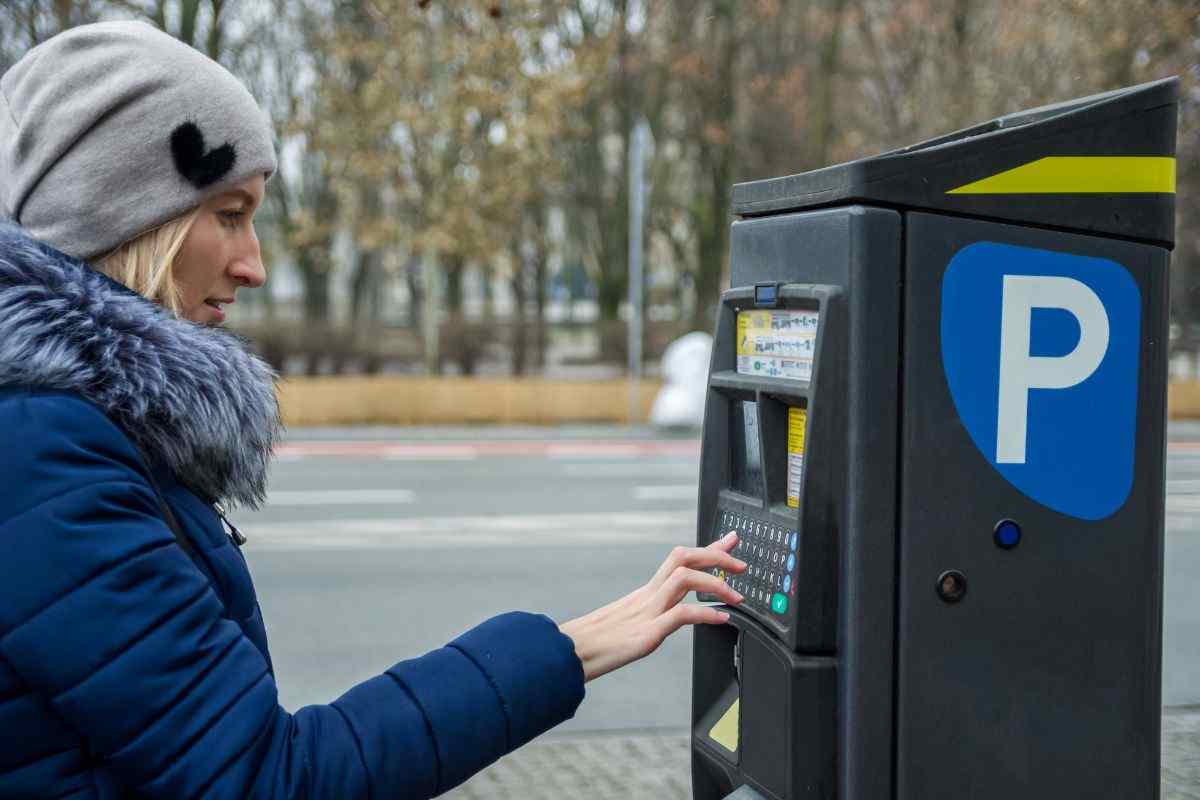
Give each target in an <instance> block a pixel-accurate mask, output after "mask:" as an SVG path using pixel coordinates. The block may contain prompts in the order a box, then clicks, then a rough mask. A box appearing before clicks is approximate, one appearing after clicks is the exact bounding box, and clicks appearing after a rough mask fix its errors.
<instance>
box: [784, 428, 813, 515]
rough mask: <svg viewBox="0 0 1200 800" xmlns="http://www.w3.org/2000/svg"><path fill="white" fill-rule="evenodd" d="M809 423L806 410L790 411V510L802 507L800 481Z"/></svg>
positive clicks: (788, 482)
mask: <svg viewBox="0 0 1200 800" xmlns="http://www.w3.org/2000/svg"><path fill="white" fill-rule="evenodd" d="M807 422H808V411H807V410H806V409H803V408H789V409H788V429H787V430H788V432H787V454H788V455H787V458H788V472H787V504H788V507H789V508H799V507H800V479H801V478H802V477H803V476H804V427H805V425H806V423H807Z"/></svg>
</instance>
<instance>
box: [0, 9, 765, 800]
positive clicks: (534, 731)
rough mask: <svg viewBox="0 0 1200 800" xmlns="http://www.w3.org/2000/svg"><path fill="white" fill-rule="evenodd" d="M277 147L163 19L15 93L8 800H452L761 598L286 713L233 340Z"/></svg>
mask: <svg viewBox="0 0 1200 800" xmlns="http://www.w3.org/2000/svg"><path fill="white" fill-rule="evenodd" d="M275 166H276V163H275V154H274V149H273V146H272V140H271V132H270V128H269V126H268V125H267V123H266V121H265V119H264V116H263V114H262V112H261V110H260V109H259V108H258V106H257V104H256V103H255V101H254V100H253V98H252V97H251V96H250V95H249V94H248V93H247V92H246V90H245V89H244V87H242V85H241V84H240V83H238V81H237V80H236V79H235V78H234V77H233V76H232V75H230V74H229V73H228V72H226V71H225V70H224V69H222V68H221V67H220V66H218V65H217V64H216V63H214V62H212V61H210V60H209V59H207V58H205V57H204V56H202V55H200V54H199V53H197V52H196V51H194V50H192V49H190V48H188V47H185V46H184V45H182V44H180V43H179V42H177V41H176V40H174V39H172V38H171V37H169V36H167V35H165V34H163V33H161V32H159V31H158V30H156V29H155V28H153V27H151V26H149V25H146V24H143V23H129V22H124V23H103V24H96V25H88V26H82V27H79V28H75V29H73V30H70V31H68V32H66V33H63V34H60V35H59V36H56V37H54V38H53V39H51V40H49V41H47V42H45V43H43V44H41V45H40V46H38V47H36V48H34V49H33V50H31V51H30V52H29V53H28V54H27V55H26V56H25V57H24V58H23V59H22V60H21V61H20V62H18V63H17V64H16V65H15V66H13V67H12V69H11V70H9V72H8V73H6V74H5V75H4V76H3V78H0V216H4V217H8V218H10V219H11V220H12V221H11V222H7V223H0V467H2V471H0V475H2V476H3V487H4V491H3V492H2V493H0V553H2V554H3V557H2V558H0V797H20V798H34V797H64V796H68V795H71V796H80V797H101V798H115V797H128V796H139V797H170V798H184V797H235V798H246V797H285V796H286V797H293V796H303V797H337V798H357V797H363V798H366V797H375V798H381V797H404V798H409V797H412V798H417V797H422V798H423V797H432V796H435V795H437V794H440V793H441V792H444V791H446V790H447V789H449V788H451V787H453V786H455V785H457V784H459V783H461V782H462V781H463V780H465V779H466V778H468V777H469V776H470V775H471V774H472V773H474V772H476V771H477V770H479V769H481V768H483V767H485V766H487V765H488V764H490V763H492V762H493V761H495V760H496V759H497V758H499V757H500V756H502V755H504V754H505V753H507V752H509V751H511V750H513V749H515V748H517V747H519V746H521V745H522V744H524V743H525V742H528V741H529V740H530V739H532V738H534V737H536V736H537V735H539V734H540V733H542V732H544V731H546V730H548V729H550V728H552V727H553V726H555V725H557V724H558V723H560V722H562V721H563V720H566V719H569V718H570V717H571V716H573V715H574V713H575V709H576V708H577V706H578V705H579V703H580V702H581V701H582V699H583V695H584V683H585V682H586V681H588V680H591V679H593V678H596V677H598V676H600V675H603V674H605V673H607V672H610V671H612V670H614V669H617V668H619V667H621V666H622V665H624V664H627V663H629V662H631V661H633V660H636V659H638V658H641V657H643V656H645V655H648V654H649V653H651V652H653V651H654V650H655V649H656V648H657V647H658V645H659V644H660V643H661V642H662V641H663V639H664V638H665V637H666V636H668V635H670V634H671V633H672V632H674V631H675V630H677V629H678V628H679V627H681V626H683V625H686V624H691V623H721V622H723V621H724V620H725V619H726V615H724V614H722V613H721V612H718V611H717V610H716V609H714V608H708V607H702V606H696V605H687V604H680V601H681V600H682V599H683V598H684V597H685V596H686V594H687V593H688V592H689V591H692V590H699V589H705V590H708V591H712V592H715V593H717V594H718V595H719V596H721V597H722V598H724V599H726V600H727V601H728V602H731V603H736V602H738V601H740V599H741V598H740V596H738V595H737V594H736V593H734V592H733V591H732V590H731V589H730V588H729V587H727V586H726V585H725V584H724V583H722V582H721V581H719V580H718V579H716V578H715V577H713V576H712V575H709V574H707V573H705V572H703V571H702V570H705V569H708V568H711V567H721V568H723V569H725V570H727V571H730V572H739V571H741V570H742V569H744V564H743V563H742V562H740V561H738V560H736V559H734V558H733V557H732V556H731V555H730V554H729V552H728V551H729V550H730V549H731V548H732V547H733V545H734V544H735V542H734V540H733V537H729V538H728V539H727V540H725V541H722V542H721V543H718V544H717V545H713V546H710V547H708V548H703V549H701V548H683V547H679V548H676V549H675V550H674V551H673V552H672V553H671V554H670V556H669V557H668V558H667V559H666V561H665V562H664V563H663V564H662V566H661V567H660V568H659V569H658V571H657V572H656V573H655V575H654V576H653V577H652V578H651V579H650V581H649V582H648V583H647V584H646V585H645V586H643V587H641V588H640V589H638V590H637V591H635V592H633V593H632V594H630V595H628V596H626V597H623V598H620V599H619V600H616V601H615V602H613V603H611V604H610V605H608V606H605V607H604V608H601V609H599V610H597V611H595V612H592V613H591V614H588V615H586V616H584V617H581V618H579V619H575V620H571V621H569V622H565V623H563V624H562V625H556V624H555V623H554V622H553V621H551V620H550V619H549V618H548V617H545V616H543V615H540V614H530V613H524V612H512V613H508V614H502V615H500V616H497V617H494V618H492V619H490V620H487V621H486V622H484V623H482V624H481V625H479V626H478V627H476V628H473V629H472V630H469V631H467V632H466V633H464V634H462V635H461V636H459V637H458V638H457V639H455V640H454V641H452V642H451V643H450V644H449V645H447V646H446V647H443V648H441V649H439V650H435V651H433V652H431V653H428V654H426V655H424V656H421V657H420V658H416V659H411V660H407V661H401V662H400V663H398V664H396V665H395V666H393V667H392V668H391V669H389V670H387V671H386V672H385V673H384V674H382V675H379V676H377V677H375V678H372V679H370V680H368V681H365V682H363V683H361V684H359V685H357V686H354V687H353V688H351V689H350V690H349V691H347V692H346V693H345V694H344V695H342V696H341V697H340V698H338V699H337V700H335V701H334V702H332V703H330V704H329V705H321V706H309V707H306V708H302V709H300V710H299V711H297V712H295V713H289V712H287V711H285V710H284V709H282V708H281V707H280V706H279V704H278V701H277V694H276V689H275V682H274V673H273V671H272V667H271V659H270V655H269V652H268V649H267V641H266V633H265V629H264V627H263V622H262V618H261V616H260V613H259V607H258V604H257V602H256V599H255V595H254V589H253V586H252V584H251V579H250V575H249V572H248V571H247V569H246V565H245V561H244V559H243V558H242V555H241V552H240V550H239V548H238V540H237V536H236V531H234V533H233V534H228V533H226V531H225V528H224V527H223V525H222V517H221V511H220V510H219V508H220V507H219V506H218V505H217V504H218V503H223V502H231V503H236V504H241V505H247V506H251V507H254V506H256V505H257V504H258V503H260V502H261V501H262V500H263V499H264V494H265V487H266V469H267V463H268V460H269V457H270V452H271V448H272V445H273V443H274V442H275V439H276V436H277V432H278V415H277V409H276V405H275V393H274V383H273V381H274V375H273V374H272V372H271V371H270V369H269V368H268V367H267V366H266V365H265V364H264V363H263V362H262V361H260V360H258V359H257V358H255V357H254V356H252V355H251V354H250V353H249V352H248V351H247V350H246V349H244V347H243V345H242V343H241V342H240V340H238V339H236V338H234V337H232V336H230V335H228V334H226V333H225V332H224V331H223V330H221V329H220V328H219V327H218V326H219V324H220V323H221V322H222V321H223V319H224V316H225V311H224V308H225V306H227V305H229V304H230V303H233V302H234V301H235V300H236V298H237V292H238V290H239V289H240V288H242V287H256V286H261V285H262V284H263V282H264V281H265V280H266V275H265V272H264V268H263V264H262V261H261V258H260V253H259V247H258V240H257V238H256V237H255V232H254V227H253V215H254V212H255V210H256V209H257V208H258V207H259V205H260V204H261V203H262V198H263V192H264V187H265V184H266V181H267V180H268V179H269V178H270V176H271V174H272V173H273V172H274V170H275Z"/></svg>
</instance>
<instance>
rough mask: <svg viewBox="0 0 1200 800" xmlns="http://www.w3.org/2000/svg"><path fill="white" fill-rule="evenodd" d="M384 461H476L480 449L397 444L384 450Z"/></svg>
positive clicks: (458, 446)
mask: <svg viewBox="0 0 1200 800" xmlns="http://www.w3.org/2000/svg"><path fill="white" fill-rule="evenodd" d="M382 455H383V459H384V461H474V460H475V459H477V458H479V450H477V449H476V448H474V447H470V446H466V447H464V446H462V445H444V446H437V445H432V446H429V445H421V446H412V445H396V446H393V447H389V448H387V450H385V451H384V452H383V454H382Z"/></svg>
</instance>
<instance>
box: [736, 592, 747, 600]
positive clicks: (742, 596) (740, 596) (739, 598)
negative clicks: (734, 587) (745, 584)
mask: <svg viewBox="0 0 1200 800" xmlns="http://www.w3.org/2000/svg"><path fill="white" fill-rule="evenodd" d="M733 596H734V597H736V598H737V601H738V602H739V603H740V602H742V601H743V600H745V599H746V596H745V595H744V594H742V593H740V592H734V593H733Z"/></svg>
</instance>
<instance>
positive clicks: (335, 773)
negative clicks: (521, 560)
mask: <svg viewBox="0 0 1200 800" xmlns="http://www.w3.org/2000/svg"><path fill="white" fill-rule="evenodd" d="M20 406H21V408H20V411H18V412H16V416H17V417H18V419H15V420H14V419H13V418H12V417H13V415H11V414H6V415H4V416H5V420H4V422H5V423H6V425H7V427H6V429H5V430H3V431H0V453H3V454H4V455H2V456H0V464H3V466H4V470H3V472H4V473H5V479H6V481H7V480H11V483H10V484H9V485H10V486H20V487H24V488H25V489H27V491H22V492H19V493H13V494H14V495H16V494H19V495H20V496H19V497H16V496H14V497H9V498H8V499H4V500H0V552H2V553H3V557H2V558H0V587H3V589H2V590H0V591H2V592H3V595H2V597H3V601H2V602H0V658H2V659H3V660H5V661H7V662H8V663H9V665H10V666H11V668H12V669H13V670H15V671H16V672H17V673H18V674H19V676H20V677H21V678H22V679H23V680H24V681H25V682H26V683H28V684H29V685H30V686H31V687H32V688H33V689H35V690H36V691H38V692H39V693H40V694H41V695H42V696H43V697H44V698H45V699H46V701H47V702H48V703H49V705H50V706H51V707H52V708H53V709H54V710H55V711H56V712H57V713H58V714H59V715H60V716H61V717H62V718H63V719H64V720H66V721H67V723H68V724H69V725H71V726H72V727H74V728H75V729H76V730H77V731H78V732H79V733H80V734H81V735H82V736H83V737H84V738H85V739H86V740H87V742H88V744H89V746H90V748H91V750H92V752H93V753H95V754H97V755H98V756H100V757H104V758H105V759H106V760H107V766H108V768H109V769H110V770H111V771H112V772H113V773H114V774H115V775H116V776H117V778H118V779H119V780H120V781H122V782H123V783H125V784H126V785H127V786H128V787H129V788H131V789H133V790H136V792H137V793H138V794H139V796H147V797H171V798H182V797H201V796H203V797H206V798H207V797H230V798H233V797H236V798H282V797H340V798H360V797H361V798H367V797H375V798H379V797H398V798H427V797H433V796H435V795H438V794H440V793H442V792H444V791H446V790H448V789H450V788H451V787H453V786H455V785H457V784H458V783H461V782H462V781H464V780H466V778H468V777H470V776H471V775H472V774H473V773H475V772H476V771H478V770H480V769H482V768H483V767H485V766H487V765H488V764H490V763H492V762H493V761H495V760H496V759H498V758H499V757H500V756H502V755H504V754H505V753H507V752H509V751H511V750H513V749H515V748H517V747H519V746H520V745H522V744H524V743H525V742H528V741H529V740H530V739H533V738H534V737H536V736H538V735H539V734H540V733H542V732H544V731H546V730H548V729H550V728H552V727H554V726H555V725H557V724H558V723H560V722H562V721H564V720H566V719H569V718H570V717H572V716H574V714H575V710H576V708H577V707H578V705H579V703H580V702H581V701H582V700H583V695H584V689H583V669H582V666H581V664H580V662H579V659H578V658H577V656H576V655H575V651H574V648H573V646H572V643H571V641H570V639H569V638H568V637H566V636H565V635H563V634H562V633H561V632H560V631H559V630H558V628H557V626H556V625H555V624H554V622H553V621H552V620H550V619H549V618H548V617H545V616H542V615H535V614H527V613H522V612H513V613H508V614H503V615H500V616H498V617H493V618H492V619H489V620H487V621H486V622H484V623H482V624H481V625H479V626H478V627H476V628H474V629H472V630H470V631H468V632H467V633H465V634H463V635H462V636H460V637H458V638H457V639H455V640H454V641H452V642H451V643H450V644H449V645H447V646H446V647H443V648H441V649H438V650H435V651H433V652H430V653H428V654H426V655H424V656H421V657H420V658H415V659H411V660H407V661H401V662H400V663H398V664H396V665H395V666H393V667H392V668H391V669H389V670H387V671H386V672H385V673H383V674H381V675H379V676H377V677H375V678H372V679H370V680H367V681H365V682H363V683H360V684H358V685H357V686H354V687H353V688H351V689H350V690H349V691H348V692H346V693H345V694H344V695H342V696H341V697H340V698H338V699H337V700H335V701H333V702H332V703H330V704H329V705H317V706H307V707H305V708H302V709H300V710H298V711H297V712H295V713H294V714H293V713H288V712H287V711H285V710H284V709H283V708H281V707H280V706H279V704H278V699H277V692H276V687H275V683H274V679H273V677H272V675H271V673H270V670H269V669H268V667H267V664H266V661H265V659H264V658H263V656H262V655H261V654H260V653H259V651H258V649H257V648H256V647H255V646H254V645H253V643H252V642H251V641H250V640H249V639H247V638H246V637H245V636H244V635H243V634H242V632H241V629H240V628H239V626H238V625H237V624H236V623H234V622H232V621H230V620H227V619H224V618H223V617H222V606H221V603H220V601H219V600H218V598H217V597H216V595H215V594H214V593H213V591H212V590H211V589H210V587H209V585H208V582H207V581H206V579H205V578H204V576H203V574H202V573H201V572H200V571H199V570H198V569H197V568H196V567H195V566H194V565H193V564H192V562H191V561H190V559H189V558H188V556H187V555H186V554H185V553H184V552H183V551H182V550H181V549H180V548H179V547H178V545H176V544H175V541H174V537H173V536H172V534H171V532H170V530H169V529H168V528H167V527H166V525H165V523H164V522H163V521H162V519H161V518H160V517H159V515H158V511H157V503H156V501H155V498H154V494H153V490H152V489H151V487H150V485H149V483H148V482H147V480H146V479H145V477H144V475H143V473H142V469H141V467H140V466H139V460H138V457H137V455H136V452H135V450H134V448H133V447H132V445H131V443H130V442H129V440H128V439H127V438H126V437H125V436H124V435H123V434H122V433H121V432H120V431H119V430H118V429H117V428H116V427H115V426H114V425H113V424H112V423H111V421H109V420H108V418H107V417H106V416H104V415H103V414H102V413H101V412H100V411H99V410H98V409H96V408H95V407H93V406H91V405H90V404H88V403H86V402H84V401H82V400H76V399H70V398H52V399H48V398H39V397H31V398H28V399H25V400H22V401H20ZM5 462H7V463H5Z"/></svg>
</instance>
